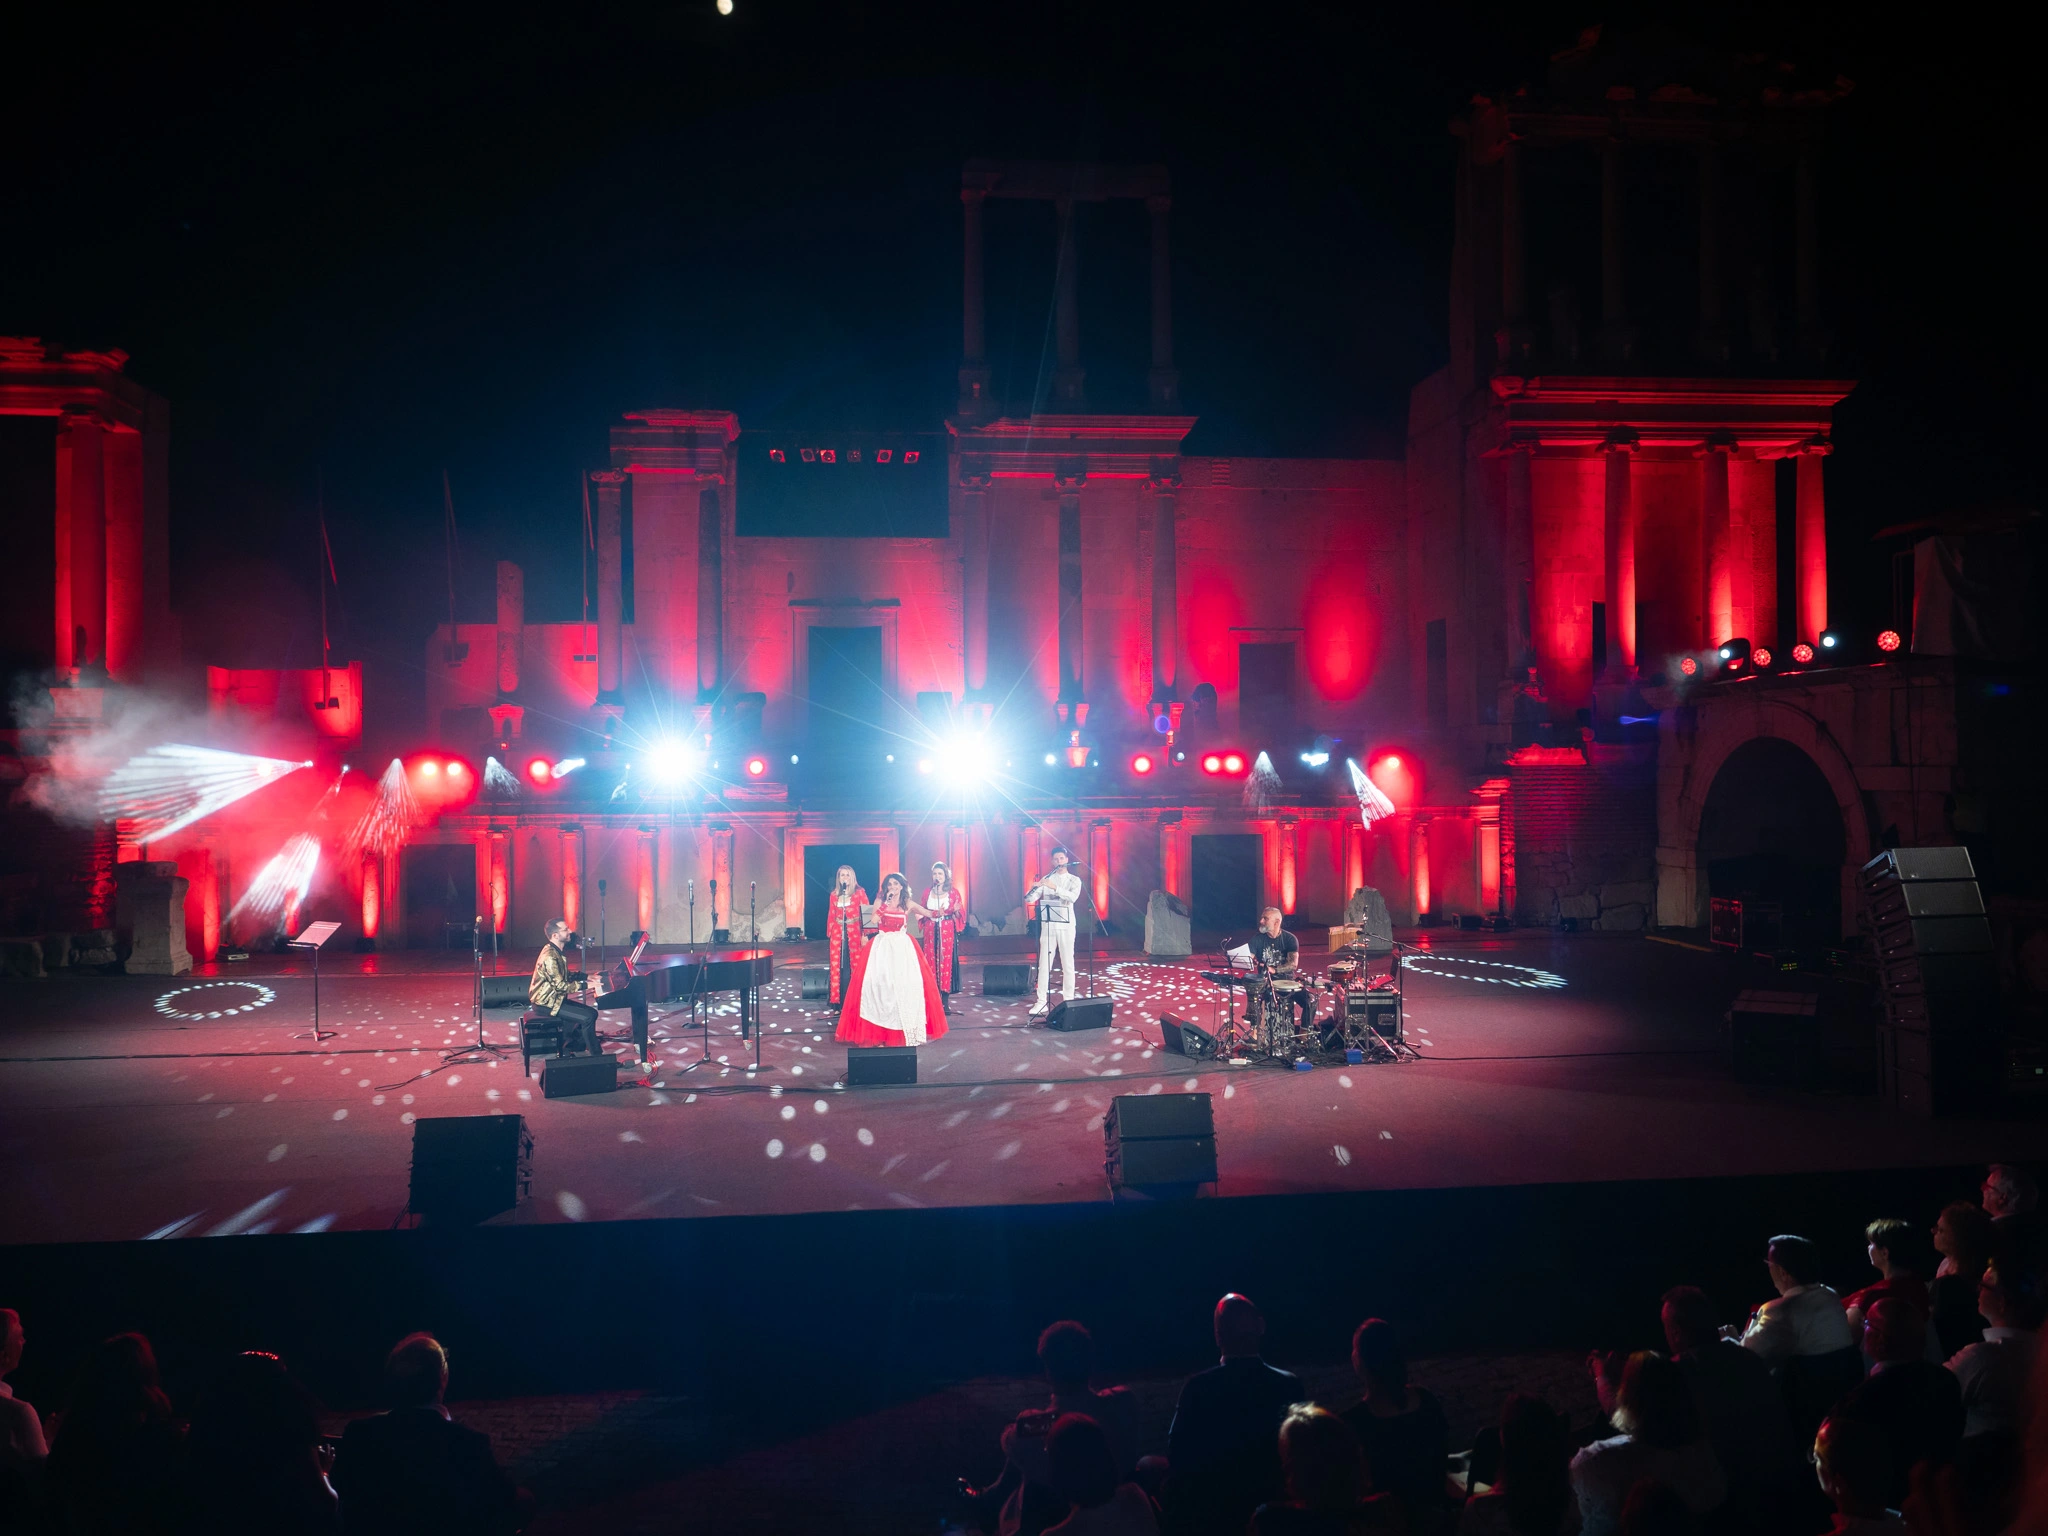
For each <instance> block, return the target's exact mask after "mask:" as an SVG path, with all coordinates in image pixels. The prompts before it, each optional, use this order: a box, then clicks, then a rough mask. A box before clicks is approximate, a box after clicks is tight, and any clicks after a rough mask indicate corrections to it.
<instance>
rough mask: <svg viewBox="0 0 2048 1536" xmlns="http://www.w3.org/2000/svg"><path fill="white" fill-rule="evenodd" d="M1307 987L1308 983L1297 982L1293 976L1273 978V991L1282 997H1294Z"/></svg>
mask: <svg viewBox="0 0 2048 1536" xmlns="http://www.w3.org/2000/svg"><path fill="white" fill-rule="evenodd" d="M1306 986H1307V983H1305V982H1302V981H1297V980H1296V979H1295V978H1293V977H1291V976H1275V977H1274V978H1273V990H1274V992H1275V993H1277V994H1278V995H1279V996H1281V997H1293V996H1295V995H1296V994H1297V993H1299V992H1301V991H1303V990H1305V988H1306Z"/></svg>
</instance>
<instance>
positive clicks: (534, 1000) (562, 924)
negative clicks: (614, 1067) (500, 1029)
mask: <svg viewBox="0 0 2048 1536" xmlns="http://www.w3.org/2000/svg"><path fill="white" fill-rule="evenodd" d="M575 937H576V935H575V933H574V931H573V930H572V929H571V928H570V927H569V920H568V919H567V918H565V917H558V918H556V919H555V920H554V921H553V922H552V923H549V924H548V941H547V943H545V944H543V945H541V947H540V958H539V959H538V960H536V961H534V962H533V980H532V981H530V982H528V983H527V986H526V1000H527V1001H528V1002H529V1003H531V1004H533V1006H534V1007H536V1008H538V1009H540V1011H541V1012H543V1013H546V1014H552V1015H553V1016H554V1017H555V1018H557V1019H560V1020H561V1021H562V1049H563V1050H564V1051H569V1050H573V1049H575V1048H576V1045H575V1042H576V1040H577V1037H578V1036H579V1035H580V1036H581V1037H582V1042H583V1044H582V1048H583V1049H584V1050H585V1051H590V1052H595V1051H596V1050H597V1010H596V1009H595V1008H593V1007H591V1006H590V1004H588V1003H579V1002H574V1001H571V999H570V997H569V988H570V984H571V982H572V981H575V980H580V979H581V978H580V977H578V976H577V975H576V973H575V972H574V971H572V970H570V969H569V955H568V949H569V945H570V943H571V942H573V940H574V939H575Z"/></svg>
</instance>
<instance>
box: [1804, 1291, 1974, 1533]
mask: <svg viewBox="0 0 2048 1536" xmlns="http://www.w3.org/2000/svg"><path fill="white" fill-rule="evenodd" d="M1925 1344H1926V1331H1925V1325H1924V1323H1923V1322H1922V1320H1921V1317H1920V1314H1919V1313H1917V1312H1915V1311H1914V1310H1913V1309H1912V1308H1911V1307H1909V1306H1908V1305H1907V1304H1906V1303H1905V1302H1903V1301H1898V1300H1896V1299H1892V1298H1889V1297H1888V1298H1886V1299H1885V1300H1883V1301H1880V1302H1878V1303H1876V1304H1875V1305H1874V1306H1872V1307H1871V1309H1870V1314H1869V1316H1867V1317H1866V1318H1865V1319H1864V1320H1863V1353H1864V1356H1865V1358H1866V1359H1868V1360H1869V1362H1870V1375H1869V1377H1868V1379H1867V1380H1865V1381H1864V1383H1863V1384H1862V1385H1861V1386H1859V1387H1857V1388H1856V1389H1855V1390H1854V1391H1852V1392H1850V1393H1849V1394H1848V1395H1846V1396H1845V1397H1844V1398H1843V1399H1842V1400H1841V1402H1839V1403H1837V1404H1836V1405H1835V1409H1834V1412H1832V1413H1830V1414H1829V1415H1828V1417H1829V1418H1830V1419H1834V1420H1837V1421H1840V1420H1843V1419H1857V1420H1861V1421H1862V1422H1864V1423H1868V1424H1874V1425H1876V1426H1877V1427H1878V1428H1879V1429H1881V1430H1883V1431H1884V1433H1885V1436H1886V1438H1887V1440H1888V1441H1889V1450H1890V1456H1891V1476H1890V1480H1889V1482H1888V1483H1887V1484H1886V1487H1885V1490H1884V1493H1885V1503H1886V1505H1887V1506H1888V1507H1889V1508H1892V1509H1897V1508H1898V1507H1899V1505H1900V1504H1902V1503H1903V1502H1904V1501H1905V1498H1906V1490H1907V1488H1908V1486H1909V1484H1910V1482H1911V1477H1912V1471H1913V1468H1914V1467H1915V1466H1917V1465H1918V1464H1919V1463H1921V1462H1923V1461H1931V1462H1934V1463H1935V1464H1936V1465H1941V1464H1943V1463H1946V1462H1947V1461H1948V1460H1949V1459H1950V1458H1951V1457H1952V1456H1954V1455H1955V1450H1956V1442H1957V1441H1958V1440H1960V1439H1962V1437H1963V1393H1962V1388H1961V1386H1960V1385H1958V1383H1957V1381H1956V1378H1955V1377H1954V1376H1953V1375H1952V1374H1951V1373H1950V1372H1948V1371H1947V1370H1945V1369H1943V1368H1942V1367H1941V1366H1938V1365H1932V1364H1930V1363H1929V1362H1928V1361H1926V1360H1925V1359H1923V1358H1922V1351H1923V1349H1924V1348H1925Z"/></svg>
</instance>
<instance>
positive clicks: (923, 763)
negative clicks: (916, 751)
mask: <svg viewBox="0 0 2048 1536" xmlns="http://www.w3.org/2000/svg"><path fill="white" fill-rule="evenodd" d="M917 771H918V772H919V773H930V772H931V771H932V760H931V759H930V758H928V757H920V758H919V759H918V760H917Z"/></svg>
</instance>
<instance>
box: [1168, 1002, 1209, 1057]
mask: <svg viewBox="0 0 2048 1536" xmlns="http://www.w3.org/2000/svg"><path fill="white" fill-rule="evenodd" d="M1159 1032H1160V1033H1161V1034H1162V1035H1164V1036H1165V1037H1166V1048H1167V1049H1168V1050H1169V1051H1172V1052H1173V1053H1174V1054H1175V1055H1177V1056H1196V1057H1201V1058H1203V1059H1205V1060H1208V1059H1213V1058H1214V1057H1215V1055H1216V1037H1215V1036H1214V1035H1212V1034H1210V1033H1209V1031H1208V1030H1206V1029H1204V1028H1202V1026H1201V1025H1199V1024H1197V1023H1195V1022H1194V1020H1192V1019H1177V1018H1175V1017H1174V1016H1173V1015H1172V1014H1170V1013H1162V1014H1161V1015H1159Z"/></svg>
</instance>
